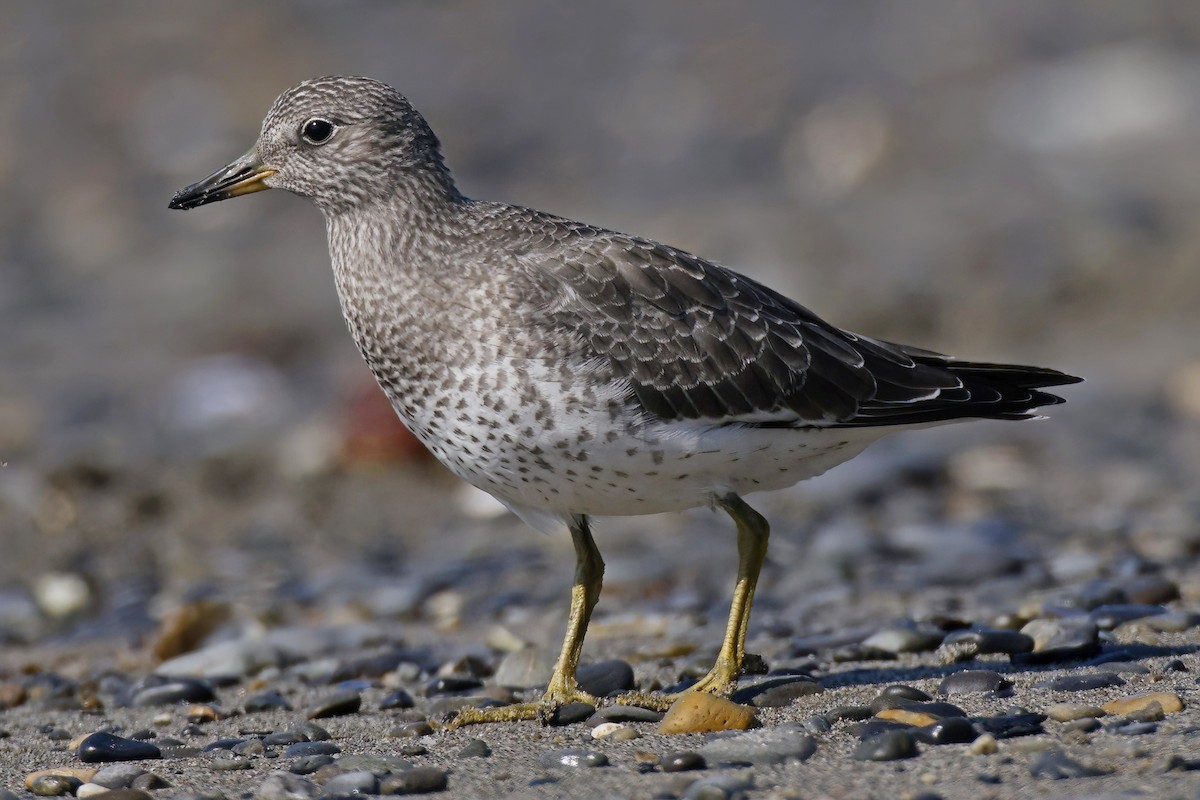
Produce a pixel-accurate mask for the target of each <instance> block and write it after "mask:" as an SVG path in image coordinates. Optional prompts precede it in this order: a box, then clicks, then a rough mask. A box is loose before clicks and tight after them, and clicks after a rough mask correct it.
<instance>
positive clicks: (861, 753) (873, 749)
mask: <svg viewBox="0 0 1200 800" xmlns="http://www.w3.org/2000/svg"><path fill="white" fill-rule="evenodd" d="M917 754H918V751H917V743H916V740H914V739H913V737H912V735H911V734H909V733H908V732H907V731H895V730H893V731H884V732H883V733H880V734H878V735H876V736H872V737H870V738H869V739H864V740H862V741H861V742H859V743H858V745H857V746H855V748H854V753H853V757H854V759H855V760H857V761H896V760H899V759H902V758H914V757H915V756H917Z"/></svg>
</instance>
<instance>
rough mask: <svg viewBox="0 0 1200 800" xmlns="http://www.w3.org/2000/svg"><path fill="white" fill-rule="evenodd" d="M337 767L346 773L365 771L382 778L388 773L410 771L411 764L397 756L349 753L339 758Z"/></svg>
mask: <svg viewBox="0 0 1200 800" xmlns="http://www.w3.org/2000/svg"><path fill="white" fill-rule="evenodd" d="M337 765H338V767H339V768H341V769H343V770H346V771H347V772H353V771H355V770H367V771H368V772H372V773H374V774H375V775H377V776H382V775H386V774H387V773H389V772H402V771H404V770H406V769H412V765H413V764H412V762H411V761H409V760H407V759H404V758H400V757H399V756H391V755H374V754H371V753H351V754H350V755H346V756H342V757H341V758H339V759H338V760H337Z"/></svg>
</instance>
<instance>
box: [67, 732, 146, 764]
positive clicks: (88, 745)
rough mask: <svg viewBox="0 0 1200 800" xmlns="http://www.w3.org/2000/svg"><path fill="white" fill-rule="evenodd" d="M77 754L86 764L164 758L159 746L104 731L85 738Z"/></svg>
mask: <svg viewBox="0 0 1200 800" xmlns="http://www.w3.org/2000/svg"><path fill="white" fill-rule="evenodd" d="M77 752H78V754H79V760H80V761H82V762H83V763H85V764H97V763H104V762H108V761H141V760H143V759H150V758H162V751H161V750H159V748H158V746H157V745H153V744H150V743H149V742H139V741H135V740H133V739H123V738H121V737H120V736H114V735H113V734H111V733H105V732H104V731H98V732H96V733H93V734H91V735H89V736H86V737H84V739H83V741H81V742H80V743H79V747H78V750H77Z"/></svg>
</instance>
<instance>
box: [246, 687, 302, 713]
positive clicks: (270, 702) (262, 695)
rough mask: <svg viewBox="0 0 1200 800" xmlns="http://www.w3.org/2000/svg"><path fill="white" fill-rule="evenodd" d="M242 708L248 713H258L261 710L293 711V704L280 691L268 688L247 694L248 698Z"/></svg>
mask: <svg viewBox="0 0 1200 800" xmlns="http://www.w3.org/2000/svg"><path fill="white" fill-rule="evenodd" d="M242 708H244V709H245V710H246V713H247V714H256V713H258V712H260V711H276V710H282V711H291V710H292V704H291V703H289V702H288V701H287V698H286V697H284V696H283V695H281V694H280V693H279V692H277V691H275V690H274V689H267V690H266V691H262V692H255V693H254V694H250V695H246V699H245V700H244V701H243V702H242Z"/></svg>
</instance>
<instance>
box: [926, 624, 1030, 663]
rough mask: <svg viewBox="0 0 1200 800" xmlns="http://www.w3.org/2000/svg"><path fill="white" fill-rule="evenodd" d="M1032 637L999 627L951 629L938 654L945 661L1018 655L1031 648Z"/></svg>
mask: <svg viewBox="0 0 1200 800" xmlns="http://www.w3.org/2000/svg"><path fill="white" fill-rule="evenodd" d="M1033 644H1034V642H1033V637H1031V636H1029V635H1028V634H1024V633H1020V632H1018V631H1009V630H1003V629H1000V628H976V629H971V630H960V631H952V632H951V633H949V634H947V636H946V638H945V639H943V640H942V645H941V647H940V648H939V655H940V656H941V659H942V661H943V662H945V663H950V662H954V661H966V660H968V659H972V658H975V657H976V656H981V655H992V654H1002V655H1008V656H1012V655H1018V654H1020V653H1028V652H1029V651H1031V650H1033Z"/></svg>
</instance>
